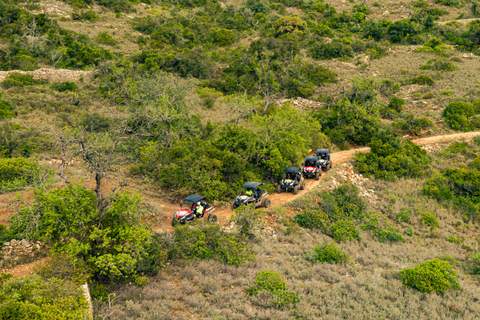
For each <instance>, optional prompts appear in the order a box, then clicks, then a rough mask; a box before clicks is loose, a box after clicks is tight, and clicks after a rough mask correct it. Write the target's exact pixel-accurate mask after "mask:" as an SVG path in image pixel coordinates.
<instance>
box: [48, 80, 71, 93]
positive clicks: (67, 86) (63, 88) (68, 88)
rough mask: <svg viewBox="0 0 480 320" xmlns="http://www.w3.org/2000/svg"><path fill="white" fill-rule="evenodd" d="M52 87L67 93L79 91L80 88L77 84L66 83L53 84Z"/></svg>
mask: <svg viewBox="0 0 480 320" xmlns="http://www.w3.org/2000/svg"><path fill="white" fill-rule="evenodd" d="M50 87H51V88H52V89H53V90H56V91H60V92H65V91H77V90H78V86H77V84H76V83H75V82H70V81H65V82H53V83H52V84H51V85H50Z"/></svg>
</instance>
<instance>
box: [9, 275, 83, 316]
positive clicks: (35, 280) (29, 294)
mask: <svg viewBox="0 0 480 320" xmlns="http://www.w3.org/2000/svg"><path fill="white" fill-rule="evenodd" d="M87 312H88V304H87V301H86V300H85V296H84V294H83V291H82V290H81V289H80V288H79V287H78V286H77V285H76V284H74V283H73V282H70V281H65V280H60V279H57V278H49V279H42V278H41V277H39V276H37V275H34V276H28V277H25V278H15V279H10V280H7V281H6V282H4V283H3V284H1V286H0V318H1V319H12V320H22V319H23V320H34V319H52V320H60V319H70V320H77V319H84V318H85V314H86V313H87Z"/></svg>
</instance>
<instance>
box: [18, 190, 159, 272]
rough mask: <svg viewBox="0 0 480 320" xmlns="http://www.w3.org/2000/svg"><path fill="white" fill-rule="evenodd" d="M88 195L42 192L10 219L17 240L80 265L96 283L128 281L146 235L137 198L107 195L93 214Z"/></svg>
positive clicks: (145, 243)
mask: <svg viewBox="0 0 480 320" xmlns="http://www.w3.org/2000/svg"><path fill="white" fill-rule="evenodd" d="M97 201H98V199H97V196H96V194H95V192H94V191H93V190H88V189H86V188H84V187H83V186H79V185H73V184H69V186H68V187H67V188H63V189H53V190H50V191H48V192H47V191H45V190H41V191H38V192H37V193H36V194H35V201H34V206H32V207H24V208H22V209H20V210H19V211H18V212H17V214H16V215H14V216H13V217H12V218H11V219H10V227H9V230H10V232H11V233H12V235H14V236H15V237H16V238H17V239H32V240H43V241H46V242H47V243H48V244H49V245H50V246H51V248H52V251H53V252H59V253H66V254H69V255H71V256H73V257H77V258H81V259H83V260H85V262H86V263H87V265H88V266H89V267H90V268H91V270H92V272H93V275H94V276H95V277H96V278H97V279H104V280H106V279H109V280H114V279H120V280H121V279H131V278H135V276H136V269H135V267H136V263H137V261H139V260H140V259H141V258H142V257H143V255H144V253H145V252H146V250H147V247H148V244H149V241H150V238H151V231H150V230H149V229H148V227H147V226H146V225H145V222H143V221H141V220H142V218H141V215H140V210H141V206H140V202H141V199H140V197H139V196H136V195H131V194H130V193H128V192H125V193H123V194H118V193H115V194H112V195H111V197H109V198H105V199H103V201H104V202H102V204H103V205H102V207H101V208H97Z"/></svg>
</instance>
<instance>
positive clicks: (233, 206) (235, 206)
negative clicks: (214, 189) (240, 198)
mask: <svg viewBox="0 0 480 320" xmlns="http://www.w3.org/2000/svg"><path fill="white" fill-rule="evenodd" d="M237 208H238V206H237V204H236V203H235V202H233V203H232V210H235V209H237Z"/></svg>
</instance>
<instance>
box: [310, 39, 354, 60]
mask: <svg viewBox="0 0 480 320" xmlns="http://www.w3.org/2000/svg"><path fill="white" fill-rule="evenodd" d="M310 55H311V56H312V58H315V59H334V58H343V57H353V49H352V47H351V46H350V45H348V44H344V43H343V42H341V41H332V42H321V43H316V44H314V45H312V46H311V48H310Z"/></svg>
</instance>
